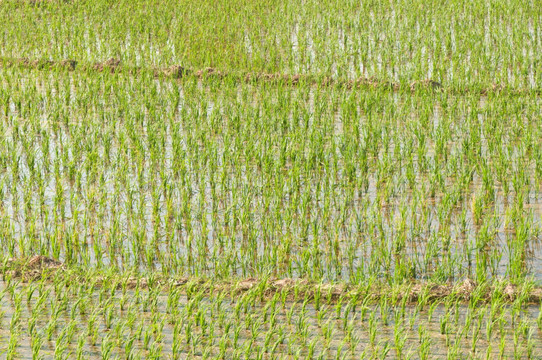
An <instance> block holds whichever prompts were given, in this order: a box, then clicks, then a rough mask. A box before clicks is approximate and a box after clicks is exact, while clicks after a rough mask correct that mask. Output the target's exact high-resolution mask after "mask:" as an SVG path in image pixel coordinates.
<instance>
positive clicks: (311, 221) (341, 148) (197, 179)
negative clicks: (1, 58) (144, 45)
mask: <svg viewBox="0 0 542 360" xmlns="http://www.w3.org/2000/svg"><path fill="white" fill-rule="evenodd" d="M4 74H5V78H6V79H10V80H9V82H5V83H4V90H5V91H4V92H3V94H4V96H3V98H4V100H5V106H4V108H3V110H2V118H3V121H2V124H1V126H2V130H3V133H4V134H5V136H4V138H3V147H2V149H1V151H2V152H1V154H0V155H1V156H2V162H3V164H4V166H3V169H2V170H1V171H0V196H1V199H2V207H1V208H0V209H1V211H2V213H3V214H4V216H2V222H3V223H2V227H1V231H2V234H3V237H4V238H5V239H10V240H9V241H4V242H3V243H2V247H3V249H4V251H5V252H6V253H8V254H9V256H10V257H13V258H18V257H24V256H28V255H34V254H36V253H38V254H42V255H48V256H49V255H53V257H54V258H57V259H59V260H61V261H63V262H66V263H73V264H85V265H86V266H97V267H104V266H105V267H107V266H110V265H114V266H117V267H119V268H120V269H131V268H133V267H138V268H140V270H144V269H147V268H150V269H163V270H165V269H167V270H165V271H167V272H168V273H172V274H183V273H185V272H195V273H197V274H200V275H201V274H207V275H212V276H222V277H227V276H241V277H243V276H245V277H247V276H250V275H251V274H254V273H255V272H256V274H258V273H259V274H263V273H267V272H270V273H271V274H272V275H273V276H276V277H302V278H312V279H323V280H324V281H347V282H354V283H355V282H357V281H359V280H360V279H363V278H364V277H367V276H377V277H379V278H382V279H388V280H389V279H395V280H397V279H409V278H412V279H430V278H435V279H439V280H450V281H455V280H458V279H462V278H464V277H471V278H473V279H476V280H481V279H486V278H493V277H497V278H502V277H512V278H517V277H523V276H525V275H527V274H529V275H531V276H533V277H534V278H535V279H540V278H541V276H542V268H541V265H540V262H539V261H538V260H539V259H540V255H541V248H540V225H541V220H542V211H541V209H542V208H541V206H542V201H541V200H542V197H541V195H542V194H541V192H540V190H539V189H540V179H541V177H540V176H541V175H542V146H541V144H540V142H539V140H538V139H539V137H538V135H539V134H540V133H541V130H542V127H541V125H540V123H539V121H538V119H539V117H538V116H539V115H540V100H539V99H538V98H534V99H532V98H526V97H521V96H519V97H518V96H510V97H507V96H505V95H502V96H481V95H472V96H462V97H456V96H450V95H447V94H443V93H440V92H439V93H433V92H430V93H429V95H428V96H427V97H416V96H412V94H410V93H395V92H389V91H375V92H369V93H362V94H359V93H357V92H355V91H348V90H342V91H337V90H333V89H318V88H306V89H304V88H301V89H300V88H294V89H281V90H277V89H272V88H271V89H264V90H265V91H263V90H262V89H260V88H258V87H253V86H251V85H244V86H243V85H241V86H239V85H235V86H227V85H225V86H220V87H217V88H211V87H208V86H204V85H203V84H202V83H201V82H199V81H194V82H192V83H190V82H185V83H182V84H181V83H175V82H168V83H162V82H160V81H158V80H156V81H152V82H148V81H146V80H140V79H138V78H133V77H132V78H130V77H129V78H122V77H118V78H114V79H112V80H110V81H109V82H108V83H105V82H104V81H103V80H102V79H100V78H96V79H94V80H89V79H87V78H86V77H82V78H81V77H79V76H78V75H77V74H71V75H67V74H66V75H61V76H59V75H57V74H55V79H54V81H53V79H52V78H51V77H52V75H48V76H46V75H41V74H40V75H39V76H37V77H36V78H24V77H20V76H19V75H16V74H17V72H8V71H6V72H5V73H4ZM15 76H16V77H15ZM11 81H14V82H16V85H17V86H16V89H17V90H16V91H11V92H8V91H7V90H8V89H13V88H14V87H13V85H14V83H13V82H11ZM140 81H146V82H145V86H144V87H143V86H140V84H138V82H140ZM30 100H31V101H30ZM239 104H244V105H243V106H242V107H241V106H239ZM520 109H521V112H520V113H519V114H518V111H519V110H520ZM503 118H506V119H510V121H507V122H506V123H504V125H503V123H502V122H501V119H503ZM164 119H167V120H166V121H164ZM203 255H205V256H203ZM238 259H242V261H238Z"/></svg>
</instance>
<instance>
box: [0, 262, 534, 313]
mask: <svg viewBox="0 0 542 360" xmlns="http://www.w3.org/2000/svg"><path fill="white" fill-rule="evenodd" d="M0 270H1V271H2V273H3V274H4V276H10V277H15V278H20V279H21V280H22V281H33V280H37V279H41V278H45V279H51V278H52V277H53V276H61V277H62V276H69V277H70V279H73V281H75V282H89V283H90V284H91V285H92V286H96V287H101V286H102V283H103V282H104V281H106V279H105V278H104V277H102V276H99V275H96V276H89V275H88V273H86V272H85V271H84V270H78V269H77V268H74V269H67V268H66V266H65V265H64V264H63V263H62V262H60V261H57V260H54V259H51V258H48V257H45V256H40V255H37V256H34V257H31V258H27V259H17V260H13V259H10V260H8V261H7V262H6V264H5V266H4V267H3V269H0ZM68 270H69V271H68ZM78 274H79V275H78ZM111 280H112V279H107V281H111ZM113 281H115V282H116V283H117V284H118V285H117V286H118V288H122V287H127V288H130V289H133V288H148V287H151V286H152V287H156V286H159V287H160V288H161V289H163V290H164V291H168V289H170V288H173V287H180V288H184V289H186V290H187V293H188V292H193V291H203V292H204V293H209V294H210V293H214V292H217V291H226V292H228V293H230V294H231V295H232V296H236V295H239V294H242V293H245V292H249V291H256V292H258V294H260V297H263V298H270V297H272V296H274V295H275V294H276V293H283V294H285V295H286V296H287V298H288V299H290V300H296V299H299V298H304V297H307V296H308V297H309V298H314V297H316V296H317V295H318V296H320V297H322V298H324V299H326V300H327V301H332V302H334V301H337V300H339V299H341V298H342V299H349V298H352V297H359V295H362V296H369V297H370V298H371V299H373V300H375V301H376V300H378V299H380V298H389V299H390V300H391V301H400V300H402V299H406V300H407V302H409V303H416V302H419V301H440V300H444V299H446V298H449V297H452V298H454V299H457V300H460V301H469V300H471V298H473V296H475V298H476V299H479V300H480V301H490V300H491V299H492V298H493V297H495V296H497V297H499V298H503V299H504V300H506V301H514V300H515V299H517V298H518V297H519V296H521V297H522V298H523V299H524V300H526V301H528V302H531V303H541V302H542V288H538V287H536V288H528V287H526V288H523V289H522V288H520V287H519V286H518V285H514V284H511V283H495V284H487V283H486V284H477V283H476V282H475V281H473V280H471V279H469V278H467V279H464V280H463V281H460V282H457V283H444V284H433V283H428V282H412V283H406V284H404V285H399V286H395V287H393V288H390V287H388V286H386V285H375V286H372V287H371V288H364V287H361V288H360V287H356V286H352V285H348V284H333V283H323V284H322V283H316V282H312V281H310V280H307V279H291V278H282V279H269V280H259V279H256V278H247V279H244V280H239V281H236V280H233V279H232V280H231V281H230V280H216V279H203V278H187V277H182V278H165V277H161V276H160V275H157V276H156V277H155V278H154V279H150V278H149V279H147V278H143V277H139V278H138V277H124V278H123V276H122V275H119V276H117V277H116V278H115V279H113ZM260 291H261V292H260Z"/></svg>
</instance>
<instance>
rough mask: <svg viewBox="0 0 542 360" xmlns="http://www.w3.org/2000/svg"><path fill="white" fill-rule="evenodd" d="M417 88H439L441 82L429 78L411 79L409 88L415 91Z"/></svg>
mask: <svg viewBox="0 0 542 360" xmlns="http://www.w3.org/2000/svg"><path fill="white" fill-rule="evenodd" d="M417 89H431V90H439V89H442V84H441V83H439V82H437V81H434V80H431V79H426V80H418V81H413V82H412V83H411V84H410V90H411V91H416V90H417Z"/></svg>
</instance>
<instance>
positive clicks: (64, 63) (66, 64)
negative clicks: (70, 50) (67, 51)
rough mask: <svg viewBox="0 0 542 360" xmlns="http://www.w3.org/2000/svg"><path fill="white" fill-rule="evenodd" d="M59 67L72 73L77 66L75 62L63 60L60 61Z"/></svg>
mask: <svg viewBox="0 0 542 360" xmlns="http://www.w3.org/2000/svg"><path fill="white" fill-rule="evenodd" d="M59 65H60V66H61V67H63V68H66V69H68V70H69V71H74V70H75V67H76V66H77V61H75V60H71V59H65V60H62V61H60V63H59Z"/></svg>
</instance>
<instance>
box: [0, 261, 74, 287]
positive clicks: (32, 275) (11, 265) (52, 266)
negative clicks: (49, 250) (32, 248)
mask: <svg viewBox="0 0 542 360" xmlns="http://www.w3.org/2000/svg"><path fill="white" fill-rule="evenodd" d="M63 269H64V264H63V263H62V262H60V261H58V260H55V259H51V258H48V257H46V256H42V255H36V256H33V257H31V258H30V259H20V260H12V259H10V260H8V262H7V265H6V273H7V274H9V275H11V276H12V277H17V278H22V279H23V281H30V280H36V279H40V278H41V277H42V275H43V274H44V273H48V274H51V273H53V272H56V271H58V270H63Z"/></svg>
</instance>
